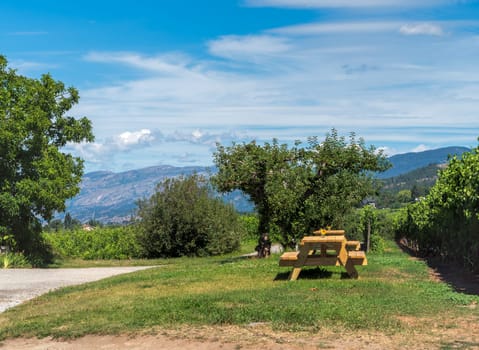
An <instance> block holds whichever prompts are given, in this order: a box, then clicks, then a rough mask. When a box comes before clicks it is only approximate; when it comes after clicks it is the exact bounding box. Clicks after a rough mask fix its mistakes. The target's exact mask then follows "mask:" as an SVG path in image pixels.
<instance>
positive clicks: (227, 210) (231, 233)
mask: <svg viewBox="0 0 479 350" xmlns="http://www.w3.org/2000/svg"><path fill="white" fill-rule="evenodd" d="M138 205H139V212H138V215H139V216H140V218H141V222H140V227H141V234H140V242H141V245H142V246H143V249H144V250H145V252H146V255H147V256H148V257H175V256H183V255H188V256H192V255H217V254H222V253H229V252H232V251H234V250H236V249H238V248H239V243H240V239H241V237H242V235H243V234H244V233H243V232H244V229H243V226H242V225H241V222H240V221H239V219H238V215H237V213H236V211H235V210H234V208H233V207H232V206H231V205H227V204H225V203H224V202H223V201H222V200H221V199H218V198H214V197H213V196H212V195H210V193H209V190H208V187H207V183H206V180H205V179H204V178H202V177H200V176H198V175H192V176H189V177H180V178H176V179H175V178H172V179H166V180H164V181H163V182H161V183H160V184H159V185H158V187H157V192H156V193H155V194H154V195H153V196H152V197H151V198H150V199H146V200H141V201H139V203H138Z"/></svg>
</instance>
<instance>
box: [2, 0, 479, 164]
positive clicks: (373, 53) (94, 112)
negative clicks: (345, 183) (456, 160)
mask: <svg viewBox="0 0 479 350" xmlns="http://www.w3.org/2000/svg"><path fill="white" fill-rule="evenodd" d="M0 54H2V55H5V56H6V57H7V59H8V60H9V65H10V67H12V68H16V69H17V70H18V72H19V73H21V74H23V75H27V76H30V77H39V76H40V75H41V74H43V73H46V72H49V73H51V74H52V76H53V77H54V78H56V79H58V80H61V81H63V82H64V83H65V84H66V85H69V86H70V85H72V86H75V87H76V88H77V89H78V90H79V91H80V103H79V104H78V105H77V106H75V107H74V109H72V110H71V113H70V114H71V115H73V116H77V117H80V116H87V117H88V118H89V119H91V120H92V122H93V127H94V133H95V136H96V140H95V142H94V143H91V144H81V145H70V146H68V147H67V151H69V152H72V153H74V154H75V155H79V156H81V157H83V158H84V159H85V165H86V171H94V170H112V171H122V170H127V169H134V168H140V167H145V166H150V165H159V164H169V165H176V166H187V165H210V164H212V153H213V151H214V150H215V149H216V147H215V144H216V142H220V143H222V144H224V145H229V144H231V142H242V141H251V140H257V141H259V142H262V141H271V139H272V138H274V137H275V138H278V139H279V140H280V141H281V142H285V143H290V142H293V141H294V140H303V141H306V139H307V137H308V136H319V137H320V138H323V137H324V136H325V135H326V133H327V132H328V131H330V130H331V128H336V129H337V130H338V131H339V133H340V134H343V135H346V136H347V135H348V134H349V133H350V132H355V133H356V134H357V135H358V136H360V137H363V138H364V139H365V141H366V142H367V143H368V144H373V145H375V146H376V147H378V148H384V149H385V150H386V153H387V154H389V155H393V154H396V153H404V152H410V151H420V150H425V149H432V148H438V147H443V146H452V145H454V146H467V147H475V146H476V145H477V137H478V136H479V117H478V116H479V64H478V62H479V1H467V0H462V1H454V0H421V1H417V0H414V1H413V0H212V1H193V0H191V1H187V0H164V1H163V0H156V1H146V0H137V1H99V0H97V1H90V0H84V1H81V2H61V1H49V0H44V1H33V0H23V1H13V0H3V1H2V2H0Z"/></svg>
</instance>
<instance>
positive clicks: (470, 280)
mask: <svg viewBox="0 0 479 350" xmlns="http://www.w3.org/2000/svg"><path fill="white" fill-rule="evenodd" d="M397 244H398V246H399V248H401V250H402V251H404V252H405V253H407V254H409V255H410V256H413V257H416V258H417V259H421V260H423V261H424V262H425V263H426V264H427V265H428V266H429V268H430V275H431V277H432V278H433V279H435V280H439V281H442V282H444V283H447V284H448V285H450V286H451V287H452V288H453V289H454V290H455V291H456V292H458V293H463V294H469V295H479V274H474V273H472V272H470V271H467V270H466V269H464V268H463V267H462V266H460V265H458V264H456V263H454V262H445V261H443V260H442V259H441V258H440V257H437V256H427V257H420V256H418V254H417V252H416V251H415V250H413V249H411V248H409V247H408V246H406V245H404V244H402V243H401V241H399V242H397Z"/></svg>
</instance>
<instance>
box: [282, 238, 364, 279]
mask: <svg viewBox="0 0 479 350" xmlns="http://www.w3.org/2000/svg"><path fill="white" fill-rule="evenodd" d="M316 232H320V231H315V232H314V233H316ZM359 247H360V243H359V242H358V241H348V240H347V239H346V237H345V236H344V231H342V230H336V231H333V232H331V233H329V234H328V233H326V234H324V231H322V234H321V236H305V237H303V239H302V240H301V244H300V245H299V250H298V251H296V252H286V253H283V255H281V257H280V260H279V266H292V267H293V270H292V271H291V273H290V275H289V280H290V281H295V280H296V279H297V278H298V276H299V273H300V272H301V269H302V267H303V266H344V267H345V269H346V272H347V273H348V275H349V276H350V277H351V278H358V277H359V275H358V272H357V270H356V268H355V267H354V266H355V265H367V263H368V262H367V259H366V254H365V253H364V252H363V251H360V250H359Z"/></svg>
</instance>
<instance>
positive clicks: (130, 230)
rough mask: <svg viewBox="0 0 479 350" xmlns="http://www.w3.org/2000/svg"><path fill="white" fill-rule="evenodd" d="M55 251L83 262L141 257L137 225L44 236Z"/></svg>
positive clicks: (77, 230) (50, 233)
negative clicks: (84, 260)
mask: <svg viewBox="0 0 479 350" xmlns="http://www.w3.org/2000/svg"><path fill="white" fill-rule="evenodd" d="M43 235H44V237H45V239H46V240H47V242H48V243H49V244H50V245H51V246H52V249H53V251H54V252H55V253H56V254H58V255H60V256H62V257H73V258H82V259H128V258H137V257H140V256H141V247H140V245H139V243H138V241H137V230H136V227H135V226H123V227H105V228H96V229H94V230H91V231H86V230H82V229H76V230H71V231H59V232H49V233H44V234H43Z"/></svg>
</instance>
